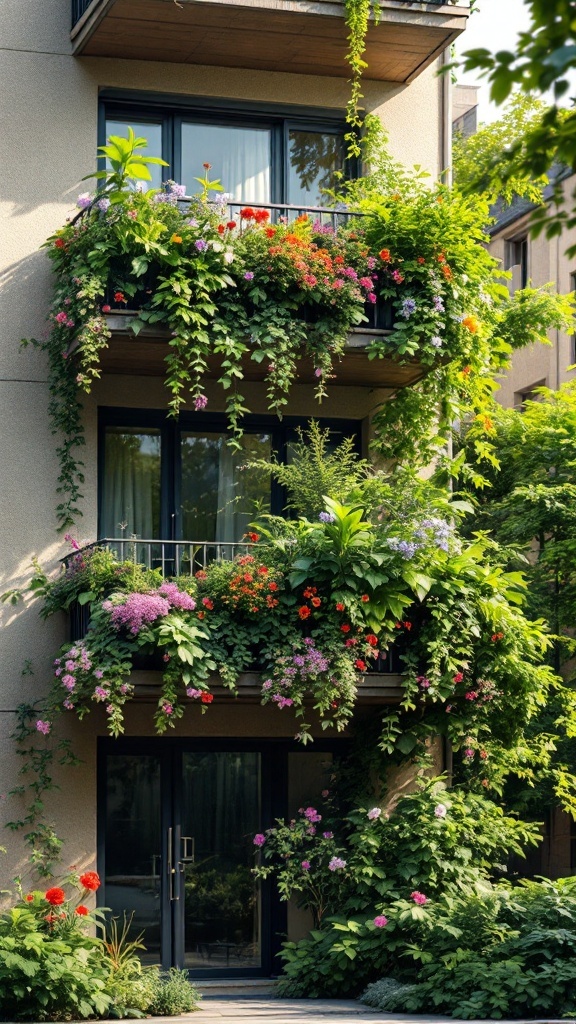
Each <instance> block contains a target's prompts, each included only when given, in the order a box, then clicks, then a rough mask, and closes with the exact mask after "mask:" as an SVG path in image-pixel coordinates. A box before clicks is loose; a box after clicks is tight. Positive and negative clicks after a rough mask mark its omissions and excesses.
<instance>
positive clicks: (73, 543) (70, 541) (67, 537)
mask: <svg viewBox="0 0 576 1024" xmlns="http://www.w3.org/2000/svg"><path fill="white" fill-rule="evenodd" d="M64 540H65V541H67V543H68V544H69V545H70V547H71V548H72V549H73V550H74V551H80V545H79V543H78V541H77V540H75V538H74V537H73V536H72V535H71V534H70V533H65V534H64ZM70 653H72V652H70Z"/></svg>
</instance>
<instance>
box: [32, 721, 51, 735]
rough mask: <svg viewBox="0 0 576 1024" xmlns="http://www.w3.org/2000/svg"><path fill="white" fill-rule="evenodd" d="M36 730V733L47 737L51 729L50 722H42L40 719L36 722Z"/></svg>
mask: <svg viewBox="0 0 576 1024" xmlns="http://www.w3.org/2000/svg"><path fill="white" fill-rule="evenodd" d="M36 728H37V730H38V732H41V733H42V734H43V735H44V736H47V735H48V733H49V732H50V729H51V728H52V726H51V724H50V722H43V721H42V719H40V718H39V719H38V721H37V722H36Z"/></svg>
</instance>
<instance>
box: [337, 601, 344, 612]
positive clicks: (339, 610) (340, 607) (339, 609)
mask: <svg viewBox="0 0 576 1024" xmlns="http://www.w3.org/2000/svg"><path fill="white" fill-rule="evenodd" d="M336 611H337V612H343V611H344V605H343V604H342V602H341V601H338V604H337V605H336Z"/></svg>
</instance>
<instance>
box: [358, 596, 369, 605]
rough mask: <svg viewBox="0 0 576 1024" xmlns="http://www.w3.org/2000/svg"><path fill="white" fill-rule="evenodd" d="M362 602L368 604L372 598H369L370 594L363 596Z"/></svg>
mask: <svg viewBox="0 0 576 1024" xmlns="http://www.w3.org/2000/svg"><path fill="white" fill-rule="evenodd" d="M360 600H361V601H363V602H364V604H366V603H367V602H368V601H369V600H370V597H369V595H368V594H362V597H361V598H360Z"/></svg>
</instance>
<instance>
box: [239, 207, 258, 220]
mask: <svg viewBox="0 0 576 1024" xmlns="http://www.w3.org/2000/svg"><path fill="white" fill-rule="evenodd" d="M240 216H241V217H242V218H243V219H244V220H254V216H255V214H254V210H253V209H252V207H251V206H245V207H244V209H243V210H240Z"/></svg>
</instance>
